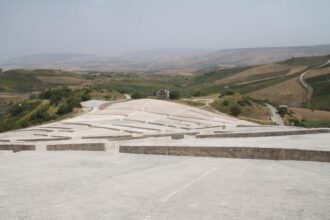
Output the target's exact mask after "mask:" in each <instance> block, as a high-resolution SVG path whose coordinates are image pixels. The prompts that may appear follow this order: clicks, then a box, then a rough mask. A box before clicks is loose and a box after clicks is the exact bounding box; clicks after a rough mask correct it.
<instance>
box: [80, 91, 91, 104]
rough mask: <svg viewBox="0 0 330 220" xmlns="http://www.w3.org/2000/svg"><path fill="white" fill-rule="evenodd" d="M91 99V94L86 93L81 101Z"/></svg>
mask: <svg viewBox="0 0 330 220" xmlns="http://www.w3.org/2000/svg"><path fill="white" fill-rule="evenodd" d="M90 99H91V94H90V93H84V94H83V95H82V96H81V101H84V102H85V101H88V100H90Z"/></svg>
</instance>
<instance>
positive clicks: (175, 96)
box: [170, 91, 180, 99]
mask: <svg viewBox="0 0 330 220" xmlns="http://www.w3.org/2000/svg"><path fill="white" fill-rule="evenodd" d="M179 97H180V93H179V92H178V91H172V92H170V99H178V98H179Z"/></svg>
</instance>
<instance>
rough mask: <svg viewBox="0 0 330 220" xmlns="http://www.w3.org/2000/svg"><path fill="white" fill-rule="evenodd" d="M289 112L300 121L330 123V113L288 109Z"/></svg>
mask: <svg viewBox="0 0 330 220" xmlns="http://www.w3.org/2000/svg"><path fill="white" fill-rule="evenodd" d="M290 111H292V112H293V114H294V116H296V117H297V118H299V119H300V120H307V121H330V112H328V111H320V110H313V111H312V110H311V109H306V108H290Z"/></svg>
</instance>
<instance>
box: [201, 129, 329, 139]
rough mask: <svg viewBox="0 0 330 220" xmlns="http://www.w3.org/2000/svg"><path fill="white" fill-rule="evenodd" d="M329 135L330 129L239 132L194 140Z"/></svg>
mask: <svg viewBox="0 0 330 220" xmlns="http://www.w3.org/2000/svg"><path fill="white" fill-rule="evenodd" d="M320 133H330V129H305V130H293V131H289V130H288V131H263V132H254V133H253V132H240V133H220V134H219V133H218V134H199V135H196V138H233V137H268V136H269V137H271V136H285V135H302V134H320Z"/></svg>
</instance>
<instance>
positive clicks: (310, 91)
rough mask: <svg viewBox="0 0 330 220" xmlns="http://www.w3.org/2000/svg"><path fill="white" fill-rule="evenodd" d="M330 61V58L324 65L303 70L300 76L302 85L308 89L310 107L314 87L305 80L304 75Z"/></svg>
mask: <svg viewBox="0 0 330 220" xmlns="http://www.w3.org/2000/svg"><path fill="white" fill-rule="evenodd" d="M329 63H330V59H329V60H328V61H327V62H326V63H324V64H322V65H320V66H317V67H314V68H311V69H309V70H306V71H305V72H303V73H302V74H301V75H300V77H299V81H300V83H301V85H302V86H303V87H304V88H305V89H306V91H307V105H308V108H310V101H311V98H312V94H313V87H312V86H311V85H309V84H308V83H307V82H306V81H305V80H304V77H305V75H306V74H307V73H309V72H311V71H312V70H315V69H318V68H322V67H324V66H326V65H328V64H329Z"/></svg>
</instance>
